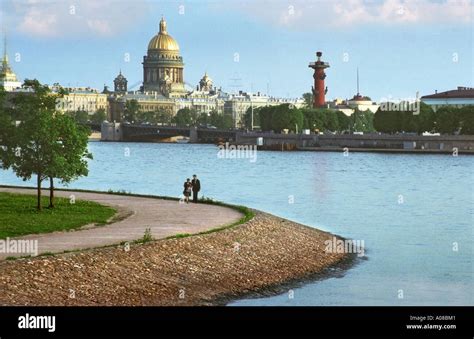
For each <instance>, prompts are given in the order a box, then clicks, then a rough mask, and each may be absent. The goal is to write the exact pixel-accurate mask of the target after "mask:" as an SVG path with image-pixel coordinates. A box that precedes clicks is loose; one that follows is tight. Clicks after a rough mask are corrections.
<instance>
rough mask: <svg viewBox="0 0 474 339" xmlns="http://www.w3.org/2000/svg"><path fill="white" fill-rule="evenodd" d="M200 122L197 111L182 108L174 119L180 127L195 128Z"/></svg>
mask: <svg viewBox="0 0 474 339" xmlns="http://www.w3.org/2000/svg"><path fill="white" fill-rule="evenodd" d="M197 121H198V114H197V112H196V111H195V110H191V109H189V108H187V107H186V108H181V109H180V110H179V111H178V112H177V113H176V115H175V116H174V118H173V122H174V123H176V125H178V126H194V125H196V123H197Z"/></svg>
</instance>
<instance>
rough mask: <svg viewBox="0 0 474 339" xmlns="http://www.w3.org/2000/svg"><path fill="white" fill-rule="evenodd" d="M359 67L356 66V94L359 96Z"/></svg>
mask: <svg viewBox="0 0 474 339" xmlns="http://www.w3.org/2000/svg"><path fill="white" fill-rule="evenodd" d="M359 93H360V92H359V67H357V96H359V95H360V94H359Z"/></svg>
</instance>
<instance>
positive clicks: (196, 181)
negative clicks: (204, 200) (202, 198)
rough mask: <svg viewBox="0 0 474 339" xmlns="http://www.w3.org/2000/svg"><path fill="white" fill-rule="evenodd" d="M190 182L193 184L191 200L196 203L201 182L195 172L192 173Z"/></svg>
mask: <svg viewBox="0 0 474 339" xmlns="http://www.w3.org/2000/svg"><path fill="white" fill-rule="evenodd" d="M191 184H192V186H193V202H194V203H197V202H198V193H199V191H200V190H201V182H200V181H199V179H198V178H197V175H196V174H193V180H192V181H191Z"/></svg>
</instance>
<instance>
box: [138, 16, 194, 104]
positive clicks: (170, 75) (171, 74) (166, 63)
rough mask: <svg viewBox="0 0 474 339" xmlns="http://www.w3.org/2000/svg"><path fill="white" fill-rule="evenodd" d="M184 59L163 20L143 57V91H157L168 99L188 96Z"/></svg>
mask: <svg viewBox="0 0 474 339" xmlns="http://www.w3.org/2000/svg"><path fill="white" fill-rule="evenodd" d="M183 70H184V63H183V57H182V56H181V55H180V54H179V45H178V43H177V42H176V40H175V39H173V38H172V37H171V35H169V34H168V31H167V30H166V21H165V19H164V18H161V21H160V31H159V32H158V34H156V35H155V36H154V37H153V38H152V39H151V40H150V43H149V44H148V51H147V55H145V56H144V57H143V91H144V92H149V91H156V92H160V93H161V94H162V95H164V96H167V97H180V96H183V95H184V94H186V90H185V88H184V77H183Z"/></svg>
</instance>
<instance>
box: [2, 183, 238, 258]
mask: <svg viewBox="0 0 474 339" xmlns="http://www.w3.org/2000/svg"><path fill="white" fill-rule="evenodd" d="M0 192H10V193H21V194H36V191H35V190H33V189H22V188H6V187H0ZM55 193H56V196H57V197H70V196H71V194H73V195H74V196H75V199H76V200H91V201H95V202H98V203H100V204H103V205H108V206H112V207H114V208H116V209H117V210H118V211H119V217H121V218H124V219H123V220H121V221H118V222H114V223H111V224H108V225H104V226H98V227H94V225H88V226H87V227H83V228H82V229H80V230H75V231H69V232H54V233H46V234H38V235H28V236H23V237H18V238H15V239H29V240H38V252H39V254H41V253H45V252H51V253H59V252H63V251H65V250H78V249H85V248H92V247H100V246H105V245H113V244H118V243H120V242H124V241H133V240H137V239H139V238H142V237H143V235H144V233H145V229H147V228H150V229H151V233H152V235H153V237H154V238H155V239H161V238H165V237H168V236H171V235H176V234H179V233H198V232H202V231H206V230H209V229H213V228H216V227H219V226H223V225H227V224H231V223H233V222H235V221H238V220H239V219H241V218H242V217H243V215H242V214H241V213H240V212H238V211H236V210H234V209H231V208H227V207H221V206H215V205H209V204H192V203H189V204H179V203H178V202H177V201H171V200H162V199H153V198H142V197H132V196H125V195H113V194H101V193H87V192H75V191H60V190H57V191H55ZM47 194H49V192H48V190H43V195H47ZM16 255H17V256H24V255H27V254H26V253H19V254H16ZM9 256H15V254H12V253H0V260H2V259H5V258H6V257H9Z"/></svg>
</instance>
